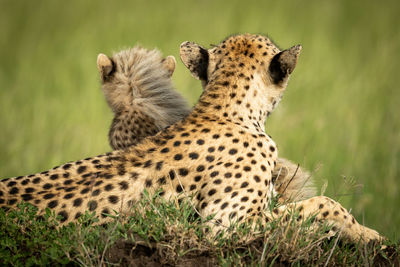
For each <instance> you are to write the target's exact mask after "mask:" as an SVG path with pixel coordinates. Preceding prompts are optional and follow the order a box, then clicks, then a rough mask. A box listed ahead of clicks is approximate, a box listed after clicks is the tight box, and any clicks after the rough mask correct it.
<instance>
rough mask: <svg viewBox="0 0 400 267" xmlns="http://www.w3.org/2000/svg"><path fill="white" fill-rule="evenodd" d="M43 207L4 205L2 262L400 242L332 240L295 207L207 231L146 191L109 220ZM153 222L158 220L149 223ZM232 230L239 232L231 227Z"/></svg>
mask: <svg viewBox="0 0 400 267" xmlns="http://www.w3.org/2000/svg"><path fill="white" fill-rule="evenodd" d="M36 211H37V209H36V208H35V207H33V206H31V205H28V204H20V205H19V209H16V210H12V211H10V213H9V214H7V216H6V214H5V212H4V211H3V210H0V264H1V265H4V266H8V265H13V266H34V265H36V266H44V265H46V266H54V265H61V264H63V265H65V264H68V265H69V266H72V265H82V266H112V265H114V266H115V265H116V264H119V265H122V266H147V264H150V263H153V264H155V266H158V265H159V264H163V265H167V266H177V265H178V266H200V265H206V266H216V265H220V266H242V265H252V266H257V265H260V266H269V265H273V264H280V265H284V266H287V265H293V266H309V265H313V266H316V265H319V266H323V265H324V264H329V266H337V265H341V266H347V265H349V266H360V265H379V264H380V265H385V266H388V265H396V264H399V253H400V248H399V247H397V246H396V245H394V244H391V243H390V242H387V243H386V245H387V248H386V249H384V250H382V249H381V245H380V244H373V243H371V244H369V245H362V244H344V243H341V242H340V241H339V242H338V240H337V238H336V237H335V238H331V239H328V238H327V237H326V235H325V232H326V231H327V230H329V229H330V227H329V226H328V225H320V226H319V227H314V228H312V227H310V226H311V225H312V222H311V221H312V220H311V218H310V219H307V220H303V221H302V223H301V224H302V227H298V223H296V220H297V219H298V217H297V215H296V214H295V213H293V215H292V217H291V219H290V220H289V222H290V223H289V224H287V225H285V226H283V227H282V226H279V225H280V222H281V221H282V220H281V219H277V220H276V221H271V222H270V223H269V224H267V225H266V227H264V228H263V230H262V231H261V232H258V233H257V234H254V231H253V230H251V227H250V226H249V225H244V224H243V225H235V226H233V227H232V228H231V229H227V230H226V231H225V234H220V235H217V236H216V237H214V236H213V235H207V234H205V230H206V229H208V228H209V226H206V224H205V223H206V222H208V221H210V219H212V218H211V217H210V218H201V217H199V216H197V213H196V211H195V210H194V209H192V207H191V203H190V202H189V201H183V202H182V203H181V204H179V205H178V204H177V203H175V202H174V201H171V202H167V201H165V200H163V199H162V198H159V197H158V196H154V197H152V198H150V197H148V195H146V197H145V198H144V199H143V200H142V201H141V202H140V203H138V205H136V206H135V207H133V209H132V210H131V213H132V216H129V217H123V216H122V215H110V216H111V217H113V220H112V221H111V222H110V223H108V224H106V225H102V226H99V225H96V224H95V223H96V221H97V220H96V218H94V217H93V216H92V215H91V214H89V213H86V214H85V215H84V216H82V217H81V218H80V219H79V222H77V223H76V224H74V223H70V224H68V225H65V226H60V225H59V224H58V221H57V219H56V217H55V215H54V214H52V213H51V212H50V210H47V211H46V214H45V215H44V216H42V218H40V219H38V218H37V216H36ZM149 221H150V222H152V223H151V224H149ZM232 233H233V234H232Z"/></svg>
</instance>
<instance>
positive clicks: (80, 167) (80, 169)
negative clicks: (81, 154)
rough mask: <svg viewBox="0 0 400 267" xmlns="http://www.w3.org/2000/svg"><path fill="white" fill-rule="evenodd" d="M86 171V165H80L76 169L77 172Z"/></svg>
mask: <svg viewBox="0 0 400 267" xmlns="http://www.w3.org/2000/svg"><path fill="white" fill-rule="evenodd" d="M84 171H86V166H84V165H82V166H79V168H78V169H77V170H76V172H77V173H78V174H81V173H83V172H84Z"/></svg>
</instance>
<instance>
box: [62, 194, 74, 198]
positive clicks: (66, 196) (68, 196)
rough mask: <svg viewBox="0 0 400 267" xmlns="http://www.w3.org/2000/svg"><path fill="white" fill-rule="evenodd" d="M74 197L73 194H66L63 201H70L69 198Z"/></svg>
mask: <svg viewBox="0 0 400 267" xmlns="http://www.w3.org/2000/svg"><path fill="white" fill-rule="evenodd" d="M74 196H75V194H74V193H68V194H66V195H65V196H64V199H71V198H73V197H74Z"/></svg>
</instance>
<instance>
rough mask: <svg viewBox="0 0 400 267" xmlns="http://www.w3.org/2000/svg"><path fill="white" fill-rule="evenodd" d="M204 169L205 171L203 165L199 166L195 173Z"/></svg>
mask: <svg viewBox="0 0 400 267" xmlns="http://www.w3.org/2000/svg"><path fill="white" fill-rule="evenodd" d="M204 169H205V167H204V165H199V166H197V168H196V171H197V172H202V171H204Z"/></svg>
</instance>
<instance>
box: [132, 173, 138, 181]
mask: <svg viewBox="0 0 400 267" xmlns="http://www.w3.org/2000/svg"><path fill="white" fill-rule="evenodd" d="M138 177H139V173H137V172H131V178H132V179H133V180H136V179H137V178H138Z"/></svg>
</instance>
